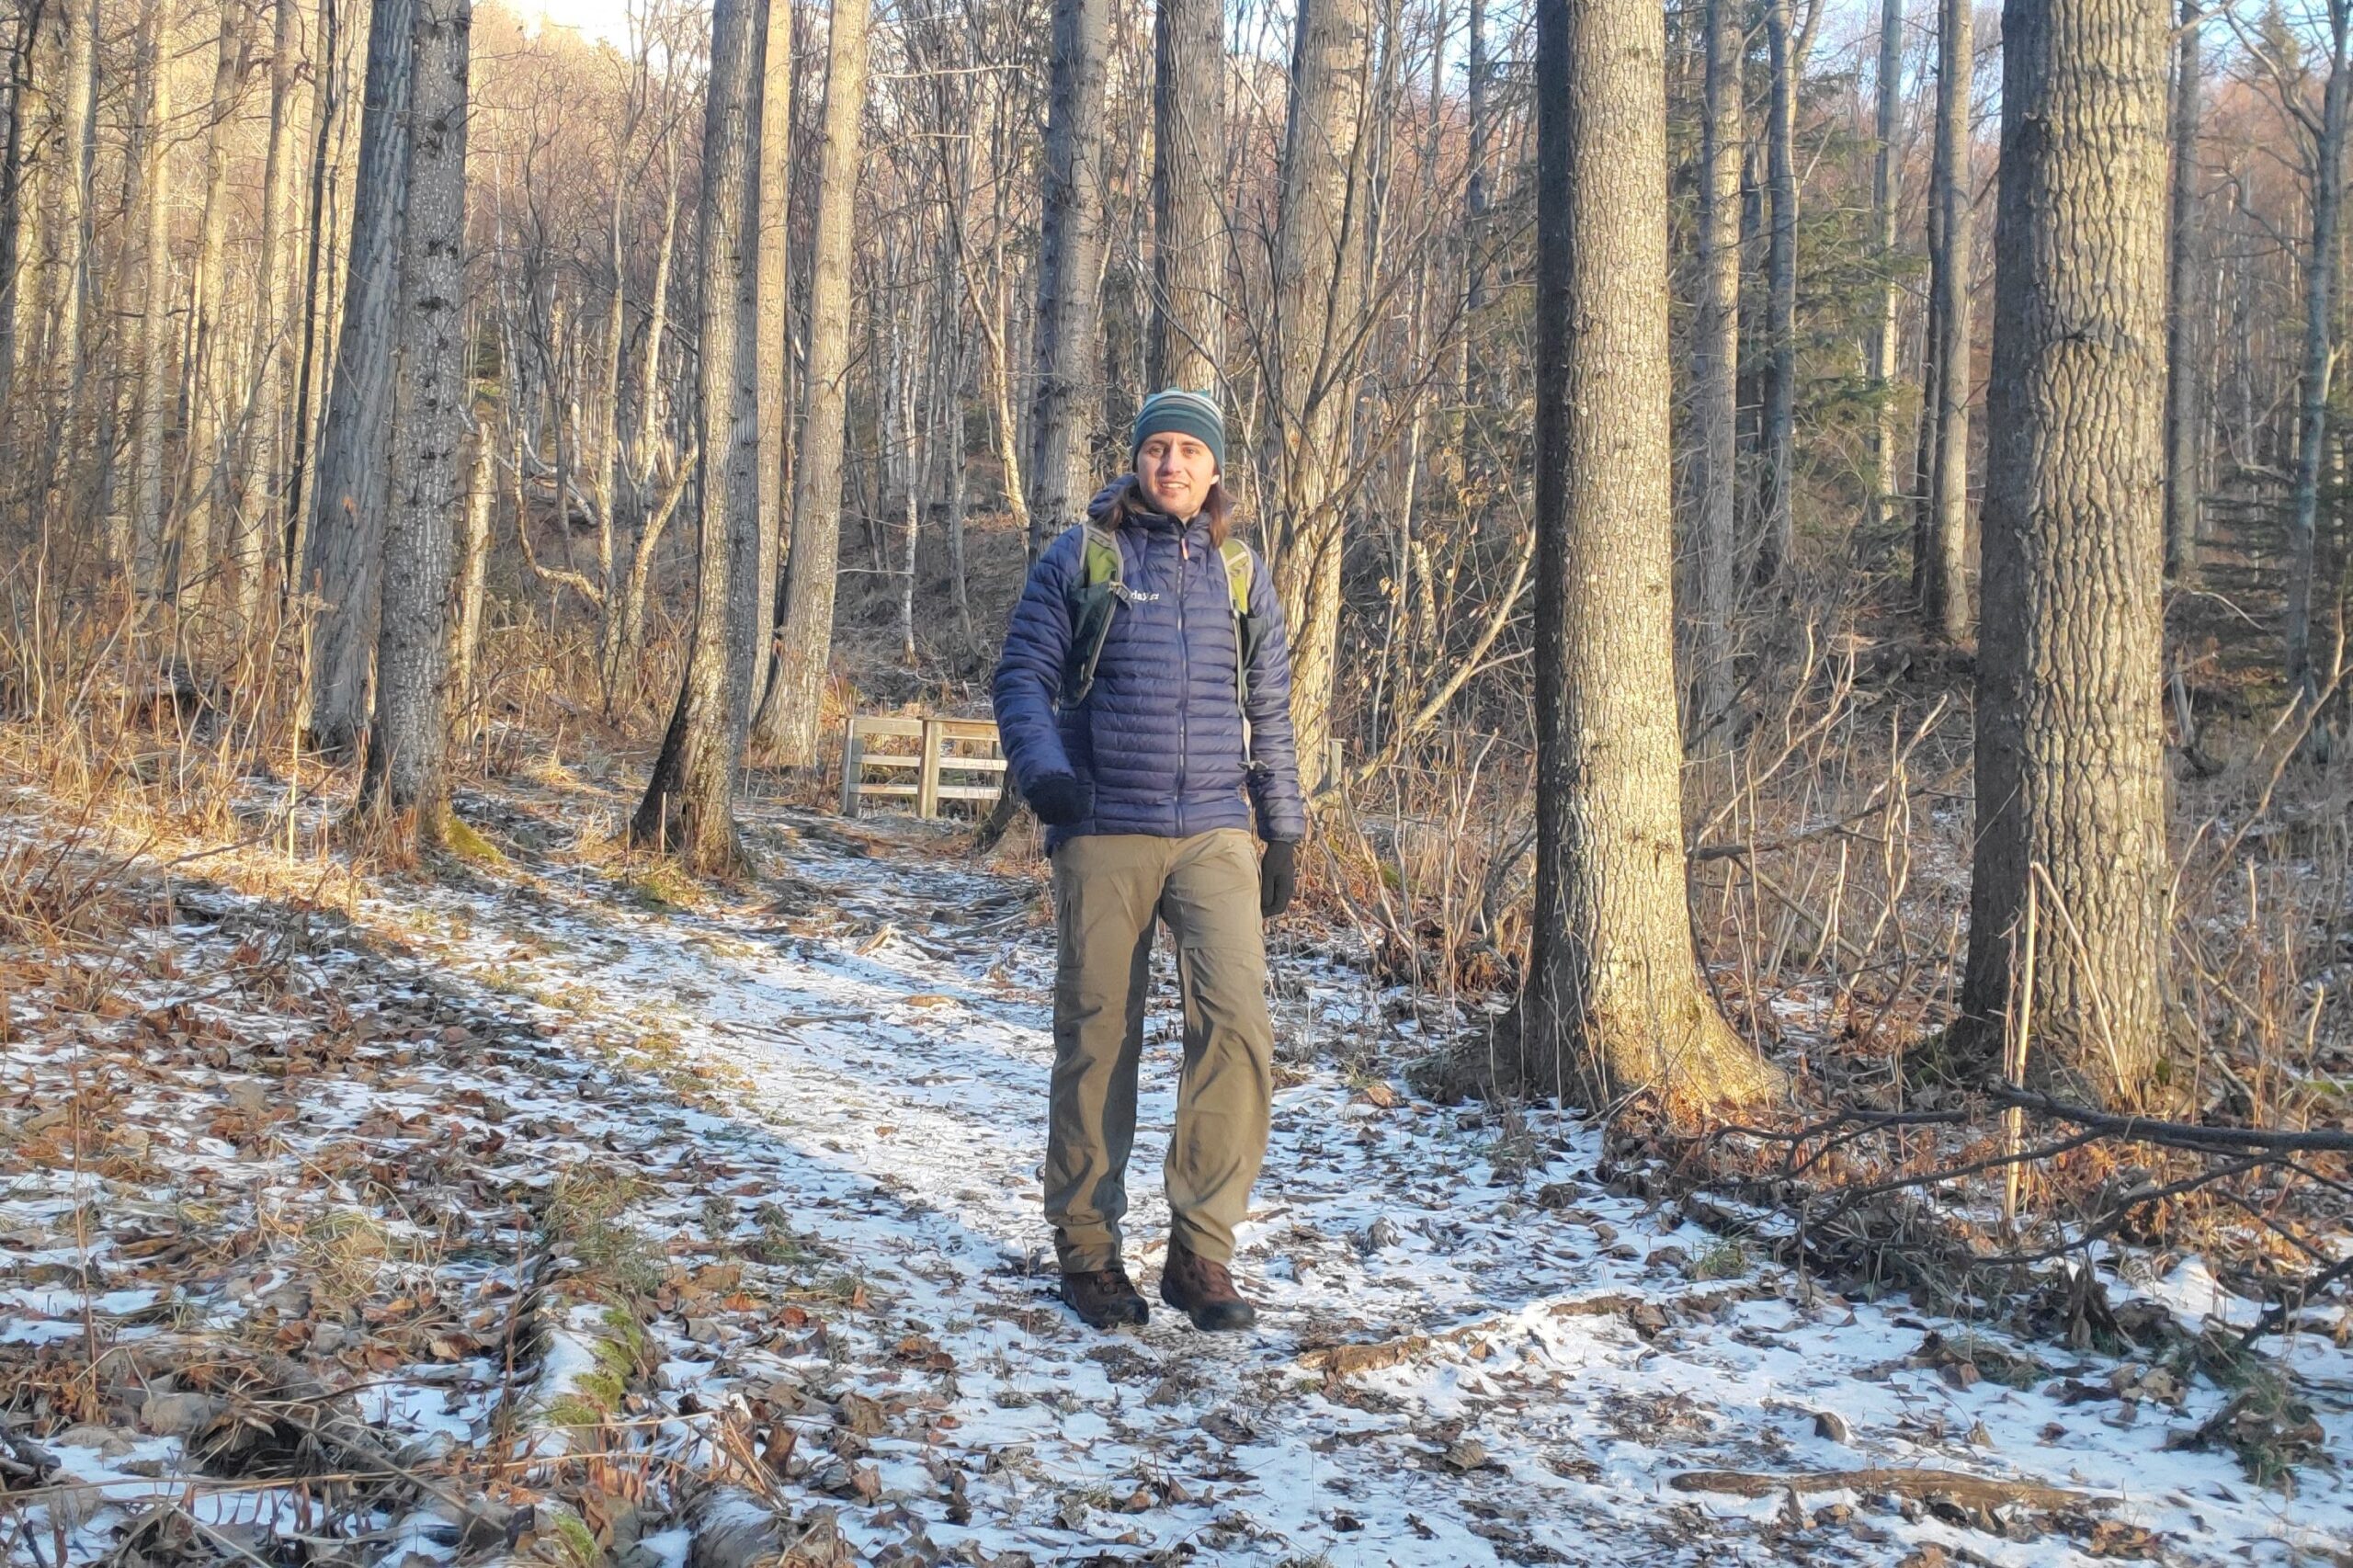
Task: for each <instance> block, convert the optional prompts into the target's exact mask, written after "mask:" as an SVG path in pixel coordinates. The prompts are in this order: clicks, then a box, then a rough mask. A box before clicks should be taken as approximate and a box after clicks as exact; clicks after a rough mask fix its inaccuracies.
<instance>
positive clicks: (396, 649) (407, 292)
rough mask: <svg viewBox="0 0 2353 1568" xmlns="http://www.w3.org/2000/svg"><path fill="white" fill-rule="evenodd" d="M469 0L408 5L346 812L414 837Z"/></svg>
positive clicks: (444, 701) (441, 672) (447, 469)
mask: <svg viewBox="0 0 2353 1568" xmlns="http://www.w3.org/2000/svg"><path fill="white" fill-rule="evenodd" d="M472 28H473V4H472V0H418V5H417V8H416V13H415V42H414V44H413V47H412V51H411V53H412V59H413V61H414V70H415V84H414V85H413V87H412V89H411V95H410V102H409V116H410V127H409V137H408V142H409V158H408V177H407V182H406V184H407V193H406V194H407V203H406V210H405V215H404V219H403V222H402V225H401V247H400V249H401V265H400V280H401V281H400V293H399V296H398V303H397V306H396V311H395V315H394V340H395V341H396V342H397V343H398V344H399V345H400V353H399V363H398V365H397V367H396V369H395V373H394V381H393V388H392V432H391V440H390V442H389V447H390V450H391V457H392V483H391V485H390V496H391V502H392V506H391V509H390V511H389V513H388V514H387V516H386V517H385V526H384V539H383V614H382V616H381V631H380V633H379V636H378V639H377V648H376V671H377V676H376V710H375V719H374V722H372V723H371V724H370V725H369V730H368V759H367V767H366V769H365V770H364V772H363V773H362V775H361V777H360V783H359V809H360V810H361V811H362V812H377V813H381V814H382V815H384V816H385V817H387V818H388V819H390V820H391V821H392V823H393V824H394V829H393V830H394V831H395V832H396V833H401V834H404V835H414V837H415V841H416V842H417V843H419V844H431V843H435V842H438V840H439V839H440V838H441V837H442V836H443V835H444V833H445V832H446V828H447V822H446V819H447V816H448V812H449V773H448V768H447V766H446V761H445V754H446V751H447V737H448V729H447V724H448V708H449V693H448V687H447V681H448V676H449V624H450V621H451V619H453V616H454V613H455V611H456V608H457V606H456V602H455V600H456V596H455V594H454V593H453V591H452V590H453V588H454V584H453V582H452V580H451V573H450V567H451V560H450V556H451V553H452V540H451V535H452V533H453V531H454V529H455V527H456V524H457V521H458V518H459V517H460V513H461V512H462V510H463V507H464V499H465V473H464V471H463V468H462V466H461V465H460V461H459V449H460V444H461V443H462V441H463V440H464V436H465V426H466V418H465V403H466V353H465V321H466V312H465V288H466V279H465V270H466V108H467V96H466V85H467V74H468V68H469V64H470V61H471V56H472V49H471V42H472Z"/></svg>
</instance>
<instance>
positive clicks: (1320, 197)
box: [1263, 0, 1371, 793]
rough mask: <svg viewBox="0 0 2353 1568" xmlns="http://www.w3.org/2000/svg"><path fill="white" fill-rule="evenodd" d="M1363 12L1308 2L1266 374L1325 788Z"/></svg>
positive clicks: (1273, 484)
mask: <svg viewBox="0 0 2353 1568" xmlns="http://www.w3.org/2000/svg"><path fill="white" fill-rule="evenodd" d="M1370 69H1371V26H1370V15H1369V13H1368V11H1367V8H1366V6H1365V4H1364V0H1300V3H1299V22H1298V33H1297V39H1296V43H1295V47H1294V51H1293V53H1292V58H1291V92H1290V116H1289V119H1288V120H1287V121H1286V124H1285V128H1284V133H1283V158H1282V173H1281V198H1280V204H1279V210H1278V216H1277V220H1276V228H1275V255H1274V278H1273V293H1274V300H1273V304H1274V321H1273V330H1272V333H1271V339H1272V347H1273V352H1272V353H1271V354H1270V355H1269V356H1268V357H1267V363H1266V365H1265V373H1266V381H1267V392H1266V411H1267V413H1266V420H1267V451H1266V453H1265V455H1264V459H1263V461H1264V467H1265V472H1266V474H1267V484H1268V487H1269V489H1270V491H1271V494H1270V495H1269V496H1268V502H1269V506H1268V511H1269V512H1270V513H1271V517H1270V518H1269V523H1270V528H1269V535H1270V540H1269V544H1270V548H1269V550H1268V551H1267V554H1268V558H1269V564H1270V565H1271V566H1272V568H1273V570H1274V576H1275V587H1276V591H1277V594H1278V595H1279V597H1280V599H1281V601H1282V607H1283V622H1284V625H1285V627H1286V628H1287V629H1288V631H1289V633H1290V659H1291V687H1290V710H1291V725H1292V729H1293V730H1294V732H1295V733H1296V734H1297V736H1298V744H1299V774H1300V783H1301V784H1302V787H1304V788H1305V789H1306V790H1308V791H1309V792H1311V793H1313V791H1315V790H1318V789H1320V788H1322V786H1323V784H1324V771H1325V743H1326V741H1327V740H1328V738H1329V737H1330V735H1331V733H1332V699H1333V692H1334V687H1335V685H1336V670H1335V667H1334V666H1335V664H1336V660H1337V658H1338V653H1339V629H1340V558H1341V555H1342V553H1343V552H1344V551H1345V550H1346V549H1347V529H1346V527H1345V517H1344V510H1345V509H1344V508H1342V507H1340V506H1336V505H1334V504H1333V494H1334V492H1335V491H1336V490H1337V489H1338V488H1339V486H1340V484H1341V483H1342V480H1343V478H1344V476H1345V474H1346V472H1347V468H1348V466H1349V464H1350V461H1351V453H1350V452H1349V450H1348V415H1349V414H1350V412H1351V404H1352V403H1353V402H1354V388H1355V374H1354V368H1355V366H1356V363H1357V358H1358V348H1357V344H1356V341H1355V340H1356V337H1357V333H1358V325H1359V323H1358V310H1359V309H1360V305H1359V294H1360V289H1361V285H1362V281H1363V276H1364V267H1365V247H1366V244H1367V236H1368V233H1369V224H1370V218H1369V214H1368V212H1367V211H1366V200H1365V198H1366V193H1367V190H1368V181H1367V177H1366V176H1367V169H1366V165H1367V163H1368V162H1369V158H1368V154H1369V153H1370V138H1369V137H1367V136H1366V135H1365V131H1366V112H1367V105H1368V92H1367V89H1368V86H1369V74H1370Z"/></svg>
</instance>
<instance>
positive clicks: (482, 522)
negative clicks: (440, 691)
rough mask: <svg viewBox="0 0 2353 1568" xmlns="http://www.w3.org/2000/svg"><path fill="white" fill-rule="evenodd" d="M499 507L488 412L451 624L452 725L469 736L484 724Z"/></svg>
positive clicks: (478, 434) (469, 489) (469, 484)
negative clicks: (483, 659) (486, 634)
mask: <svg viewBox="0 0 2353 1568" xmlns="http://www.w3.org/2000/svg"><path fill="white" fill-rule="evenodd" d="M497 510H498V437H497V436H496V434H495V433H494V431H493V430H492V428H491V423H490V412H489V410H488V409H487V408H485V409H483V410H482V411H481V412H480V413H478V414H477V415H476V416H475V420H474V453H473V467H472V472H471V476H470V477H469V478H468V479H467V481H466V509H465V514H464V515H465V535H464V537H463V538H461V539H460V540H459V541H458V568H457V572H458V607H457V613H456V615H455V616H453V617H452V618H451V622H450V627H449V730H450V733H452V734H455V735H460V736H467V735H471V734H472V733H474V732H475V731H476V730H478V729H479V728H480V727H481V717H480V707H479V701H480V696H481V693H480V690H479V687H480V685H481V682H480V680H479V678H478V677H477V676H476V674H475V665H477V663H479V661H480V656H481V652H482V612H483V603H484V601H485V600H486V599H487V598H488V597H489V579H490V546H491V540H492V538H493V529H492V519H493V517H494V515H495V514H496V512H497Z"/></svg>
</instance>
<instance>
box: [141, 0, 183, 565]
mask: <svg viewBox="0 0 2353 1568" xmlns="http://www.w3.org/2000/svg"><path fill="white" fill-rule="evenodd" d="M171 50H172V0H147V14H146V25H145V28H144V29H143V33H142V39H141V51H140V52H141V65H140V71H141V74H142V77H143V78H144V81H143V84H142V85H143V86H144V89H145V91H144V93H143V95H142V108H141V125H142V134H141V137H140V174H139V191H140V210H141V211H142V213H143V214H144V222H145V228H146V234H145V238H144V241H143V242H142V256H143V258H144V260H143V277H144V284H143V287H142V304H141V307H140V319H139V413H138V420H137V422H136V424H135V426H133V428H134V429H135V430H136V432H137V435H136V445H135V449H134V451H133V455H132V469H131V560H132V567H131V582H132V584H133V585H134V587H135V588H136V589H137V591H138V592H139V593H141V594H142V595H149V594H156V593H160V592H162V591H163V590H164V589H165V587H166V586H167V583H166V575H167V568H168V562H166V561H165V554H164V550H165V533H166V529H167V522H168V519H167V517H166V515H165V508H166V507H167V506H169V505H170V502H171V495H170V489H171V475H170V473H169V472H168V470H167V469H166V466H165V441H166V438H167V437H168V436H169V434H170V430H171V422H172V388H173V370H174V363H173V357H172V345H173V340H174V338H175V337H176V334H175V333H174V331H173V330H172V314H171V300H172V243H171V242H172V192H171V190H170V188H169V187H168V186H167V184H166V182H165V163H166V161H167V160H166V157H165V154H166V153H167V152H168V151H169V149H170V146H171V121H172V73H171V70H170V65H171Z"/></svg>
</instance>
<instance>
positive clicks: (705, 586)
mask: <svg viewBox="0 0 2353 1568" xmlns="http://www.w3.org/2000/svg"><path fill="white" fill-rule="evenodd" d="M852 3H853V4H855V3H856V0H852ZM767 11H768V0H718V4H716V5H715V6H712V8H711V13H710V85H709V87H708V88H707V89H706V91H707V95H708V96H707V97H706V98H705V101H704V108H703V133H702V135H703V140H702V146H703V153H702V197H701V202H700V210H701V238H700V244H701V256H702V265H701V268H700V270H701V284H702V287H701V290H700V291H699V292H700V313H699V322H698V324H697V327H696V337H697V341H698V343H699V346H700V347H699V354H698V356H697V364H698V369H699V382H700V386H699V393H700V395H699V399H698V402H699V407H700V411H701V412H700V414H699V420H700V423H701V428H702V439H701V442H700V448H701V452H702V458H701V464H702V466H701V484H700V486H699V489H700V492H701V499H702V542H701V548H700V551H699V571H698V574H697V579H696V594H695V620H694V641H693V642H692V643H691V644H690V645H689V646H688V650H687V669H686V675H685V677H684V678H683V679H682V680H681V681H680V682H679V687H678V700H677V704H676V707H675V708H673V709H672V710H671V713H670V728H669V732H668V733H667V734H665V736H664V737H663V741H662V755H661V756H659V757H658V758H656V759H655V761H654V777H653V778H652V779H651V780H650V781H649V782H648V783H647V785H646V790H645V798H644V800H643V801H640V802H639V804H638V808H637V814H636V815H635V816H634V817H632V818H631V822H630V835H631V837H632V838H633V839H635V840H636V841H637V842H638V843H640V844H659V845H663V846H667V847H671V848H675V849H676V851H677V853H678V854H679V855H680V856H681V857H682V858H684V859H685V860H686V862H687V864H688V866H690V867H691V868H693V869H695V870H697V871H699V872H702V873H705V874H711V875H716V874H724V873H728V872H732V871H733V870H734V869H737V868H738V867H739V866H740V865H741V864H742V860H743V848H742V846H741V844H740V843H739V842H738V841H737V838H736V833H735V810H734V806H735V774H736V769H737V768H738V767H739V766H740V765H741V763H742V760H743V755H744V729H745V721H746V720H747V719H748V717H749V710H750V690H751V664H752V661H751V651H752V650H751V644H752V642H753V640H754V639H755V638H756V635H757V633H756V626H757V617H758V615H759V612H760V610H761V609H762V608H764V600H763V597H762V596H761V594H760V591H759V590H760V584H759V582H758V580H757V574H756V570H755V568H756V564H757V554H758V549H759V499H760V495H759V461H760V432H759V386H758V381H759V356H758V355H757V353H756V352H753V351H751V346H750V344H749V343H748V342H747V341H746V339H748V338H749V337H750V336H751V335H752V333H753V332H754V331H755V330H756V326H757V312H758V309H759V245H760V235H759V222H760V135H761V125H762V119H761V104H762V99H763V97H764V91H763V88H764V83H763V77H764V74H765V73H764V72H763V71H762V69H761V57H762V54H763V51H764V50H765V48H766V44H767V31H768V28H767V23H768V16H767ZM835 25H836V26H839V25H840V24H839V18H838V13H837V14H836V20H835ZM830 575H831V574H828V578H829V579H830Z"/></svg>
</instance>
